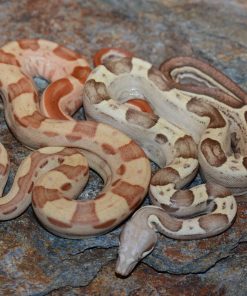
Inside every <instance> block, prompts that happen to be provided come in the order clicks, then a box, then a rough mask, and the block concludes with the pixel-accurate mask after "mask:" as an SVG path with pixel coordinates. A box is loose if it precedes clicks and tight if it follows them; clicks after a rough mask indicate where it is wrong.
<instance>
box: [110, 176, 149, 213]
mask: <svg viewBox="0 0 247 296" xmlns="http://www.w3.org/2000/svg"><path fill="white" fill-rule="evenodd" d="M112 192H113V193H114V194H117V195H119V196H121V197H123V198H124V199H125V200H126V201H127V203H128V205H129V207H130V209H133V208H134V207H135V206H136V203H137V201H138V202H139V200H140V197H141V196H142V195H143V194H144V192H145V189H144V188H143V187H141V186H139V185H132V184H130V183H128V182H125V181H122V180H120V181H119V182H117V184H115V186H114V187H113V188H112Z"/></svg>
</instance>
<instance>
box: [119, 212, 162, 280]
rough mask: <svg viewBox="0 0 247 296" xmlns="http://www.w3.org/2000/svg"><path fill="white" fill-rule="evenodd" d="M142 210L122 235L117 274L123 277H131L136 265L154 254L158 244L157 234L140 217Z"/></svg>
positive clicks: (128, 223)
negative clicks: (150, 254) (151, 253)
mask: <svg viewBox="0 0 247 296" xmlns="http://www.w3.org/2000/svg"><path fill="white" fill-rule="evenodd" d="M141 210H142V209H140V210H139V211H137V212H136V214H135V215H134V216H133V217H132V219H131V220H130V221H128V222H127V223H126V225H125V226H124V228H123V230H122V232H121V234H120V247H119V250H118V260H117V264H116V273H117V274H120V275H122V276H127V275H129V274H130V273H131V272H132V270H133V269H134V267H135V266H136V264H137V263H138V262H139V261H140V260H141V259H142V258H144V257H145V256H147V255H148V254H149V253H150V252H152V250H153V248H154V246H155V244H156V242H157V234H156V233H155V231H154V230H153V229H152V228H150V227H149V226H148V224H147V223H146V220H143V217H141V216H142V215H139V213H140V212H141ZM138 212H139V213H138ZM140 214H141V213H140Z"/></svg>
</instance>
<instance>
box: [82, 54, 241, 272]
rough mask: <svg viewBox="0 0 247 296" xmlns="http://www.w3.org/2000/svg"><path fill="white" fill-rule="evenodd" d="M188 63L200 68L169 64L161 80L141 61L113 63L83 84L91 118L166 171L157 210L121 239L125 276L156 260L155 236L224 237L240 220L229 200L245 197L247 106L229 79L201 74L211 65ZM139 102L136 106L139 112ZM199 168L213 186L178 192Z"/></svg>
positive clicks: (144, 212) (157, 185)
mask: <svg viewBox="0 0 247 296" xmlns="http://www.w3.org/2000/svg"><path fill="white" fill-rule="evenodd" d="M178 61H180V64H179V63H178ZM181 61H183V62H184V63H185V64H184V65H183V67H182V66H181V63H182V62H181ZM189 61H190V62H191V61H195V60H194V59H187V60H186V59H185V58H184V59H182V58H178V59H173V60H170V61H168V62H167V63H165V64H163V65H162V67H161V71H163V72H164V75H163V74H162V72H161V71H158V70H157V69H156V68H155V67H154V66H152V65H151V64H150V63H148V62H146V61H143V60H140V59H138V58H129V57H126V58H123V59H115V60H114V59H113V60H110V61H106V62H105V63H104V65H101V66H99V67H97V68H96V69H94V70H93V71H92V72H91V74H90V75H89V77H88V79H87V81H86V84H85V88H84V92H83V105H84V108H85V110H86V114H87V116H88V118H92V119H95V120H97V121H103V122H105V123H108V124H110V125H113V126H115V127H117V128H118V129H120V130H122V131H124V132H125V133H127V134H128V135H129V136H130V137H132V138H134V139H135V140H136V141H137V142H138V143H139V144H140V145H141V146H142V147H143V149H144V151H145V152H146V153H147V155H148V156H149V158H150V159H152V160H153V161H154V162H156V163H157V164H158V165H159V166H160V167H163V168H162V169H160V170H159V171H158V172H156V173H155V174H154V176H153V177H152V179H151V184H150V197H151V199H152V202H153V203H154V204H155V205H156V206H158V207H154V206H147V207H144V208H141V209H140V210H139V211H137V212H136V213H135V214H134V216H133V217H132V219H131V220H130V222H128V223H127V225H126V226H125V227H124V230H123V232H122V234H121V237H120V249H119V261H118V264H117V272H119V273H121V274H123V275H126V274H128V273H129V272H130V271H131V270H132V268H133V267H134V266H135V264H136V262H137V261H138V260H140V258H142V257H143V256H145V255H147V254H148V253H150V252H151V250H152V249H153V247H154V244H155V242H156V235H155V234H154V229H156V230H157V229H158V230H159V231H161V232H162V233H164V234H165V235H167V236H169V237H172V238H177V239H194V238H203V237H208V236H212V235H215V234H218V233H220V232H222V231H224V230H225V229H226V228H227V227H229V226H230V225H231V224H232V222H233V220H234V217H235V214H236V202H235V199H234V197H233V196H232V195H231V193H236V194H243V193H245V192H246V191H247V150H246V149H247V146H246V142H247V128H246V120H247V106H246V105H245V102H244V99H243V98H242V97H241V98H239V97H238V96H237V94H238V93H240V92H239V91H238V90H239V89H237V90H236V87H233V86H234V84H233V82H231V81H230V80H229V79H228V78H226V77H224V76H223V74H221V76H219V75H218V74H217V73H219V72H217V71H216V70H215V69H214V68H212V67H210V66H208V67H207V66H206V68H203V67H201V65H202V64H203V66H205V65H206V64H204V63H202V62H201V63H200V62H198V63H199V66H198V68H199V69H198V68H196V67H194V68H193V65H186V63H187V62H189ZM198 63H197V64H196V65H198ZM189 66H190V67H189ZM215 73H216V75H214V74H215ZM189 79H190V80H189ZM176 80H178V82H182V80H183V83H184V84H182V85H181V83H178V82H177V81H176ZM188 83H192V84H193V85H188ZM198 83H199V86H198V85H195V84H198ZM203 85H204V86H203ZM216 88H217V89H216ZM133 100H134V101H135V100H136V101H138V103H137V104H136V103H134V105H133ZM140 100H144V101H147V102H148V105H149V107H150V109H151V110H152V111H151V112H150V111H148V112H146V110H143V108H142V107H139V105H140V104H139V102H140ZM209 103H210V104H209ZM197 144H198V151H197ZM198 161H199V163H200V168H201V172H202V175H203V176H204V178H205V179H206V180H207V181H208V182H209V183H206V184H203V185H200V186H197V187H194V188H191V189H186V190H180V188H181V187H183V186H185V185H186V184H188V182H190V181H191V180H192V179H193V178H194V176H195V174H196V172H197V167H198ZM215 183H217V184H219V185H216V184H215ZM222 186H223V187H222ZM225 187H226V188H228V189H226V188H225ZM198 214H200V216H197V217H193V216H195V215H198ZM202 214H203V215H202ZM162 215H163V216H162ZM185 217H187V219H181V218H185ZM177 218H180V219H177ZM188 218H190V219H188ZM154 225H155V226H154ZM147 229H148V230H147ZM150 229H151V230H150ZM142 230H143V231H142ZM148 232H151V235H148Z"/></svg>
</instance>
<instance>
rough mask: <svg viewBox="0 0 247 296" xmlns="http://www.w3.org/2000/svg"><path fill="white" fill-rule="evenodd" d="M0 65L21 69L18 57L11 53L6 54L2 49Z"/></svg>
mask: <svg viewBox="0 0 247 296" xmlns="http://www.w3.org/2000/svg"><path fill="white" fill-rule="evenodd" d="M0 63H3V64H8V65H14V66H18V67H20V63H19V61H18V60H17V59H16V57H15V56H14V55H13V54H11V53H6V52H4V51H3V50H2V49H0Z"/></svg>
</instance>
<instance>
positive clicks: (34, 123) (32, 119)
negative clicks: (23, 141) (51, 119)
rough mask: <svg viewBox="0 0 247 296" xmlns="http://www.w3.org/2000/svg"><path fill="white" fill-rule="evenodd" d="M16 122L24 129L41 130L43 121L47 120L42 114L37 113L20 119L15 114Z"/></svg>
mask: <svg viewBox="0 0 247 296" xmlns="http://www.w3.org/2000/svg"><path fill="white" fill-rule="evenodd" d="M14 117H15V120H16V121H17V122H18V123H19V124H20V125H21V126H24V127H31V128H35V129H37V128H39V127H40V125H41V123H42V121H44V120H45V119H46V117H45V116H43V115H42V114H41V113H40V112H38V111H35V112H34V113H33V114H32V115H27V116H24V117H21V118H19V117H18V116H17V115H16V114H14Z"/></svg>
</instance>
